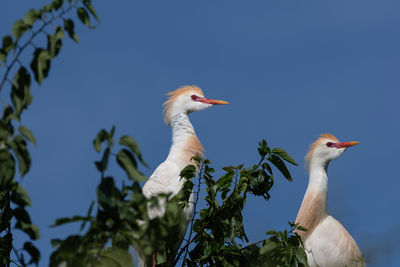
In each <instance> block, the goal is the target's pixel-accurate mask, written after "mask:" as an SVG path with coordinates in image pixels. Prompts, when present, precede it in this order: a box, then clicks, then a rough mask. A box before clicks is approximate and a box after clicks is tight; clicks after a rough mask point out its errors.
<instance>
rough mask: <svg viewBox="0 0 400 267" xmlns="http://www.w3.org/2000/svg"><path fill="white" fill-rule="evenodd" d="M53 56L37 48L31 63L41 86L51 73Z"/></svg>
mask: <svg viewBox="0 0 400 267" xmlns="http://www.w3.org/2000/svg"><path fill="white" fill-rule="evenodd" d="M50 59H51V55H50V54H49V51H47V50H44V49H43V48H36V49H35V52H34V54H33V59H32V62H31V65H30V66H31V69H32V71H33V74H34V76H35V80H36V81H37V82H38V83H39V84H41V83H42V81H43V79H44V78H46V77H47V75H48V74H49V71H50V65H51V64H50V63H51V62H50Z"/></svg>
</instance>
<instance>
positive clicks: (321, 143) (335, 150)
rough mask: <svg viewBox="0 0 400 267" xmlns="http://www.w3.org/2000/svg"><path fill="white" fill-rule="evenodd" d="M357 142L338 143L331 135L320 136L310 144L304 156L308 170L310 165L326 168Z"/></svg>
mask: <svg viewBox="0 0 400 267" xmlns="http://www.w3.org/2000/svg"><path fill="white" fill-rule="evenodd" d="M358 143H359V142H355V141H353V142H339V140H338V139H337V138H336V137H335V136H334V135H331V134H321V135H320V136H319V137H318V139H317V140H316V141H315V142H314V143H312V144H311V146H310V149H309V151H308V153H307V155H306V158H305V160H306V165H307V167H308V169H310V166H311V165H312V164H318V165H321V166H323V167H328V165H329V162H330V161H331V160H334V159H336V158H338V157H339V156H340V155H342V154H343V152H344V151H346V149H347V148H348V147H351V146H355V145H357V144H358Z"/></svg>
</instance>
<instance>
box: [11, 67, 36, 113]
mask: <svg viewBox="0 0 400 267" xmlns="http://www.w3.org/2000/svg"><path fill="white" fill-rule="evenodd" d="M30 85H31V75H30V74H29V72H28V70H27V69H26V68H25V67H20V68H19V70H18V71H17V73H16V74H15V75H14V80H13V84H12V88H11V101H12V103H13V105H14V107H15V115H16V116H17V118H19V116H20V114H21V112H22V111H23V110H24V109H26V108H27V107H28V106H29V105H30V104H31V103H32V100H33V98H32V95H31V92H30Z"/></svg>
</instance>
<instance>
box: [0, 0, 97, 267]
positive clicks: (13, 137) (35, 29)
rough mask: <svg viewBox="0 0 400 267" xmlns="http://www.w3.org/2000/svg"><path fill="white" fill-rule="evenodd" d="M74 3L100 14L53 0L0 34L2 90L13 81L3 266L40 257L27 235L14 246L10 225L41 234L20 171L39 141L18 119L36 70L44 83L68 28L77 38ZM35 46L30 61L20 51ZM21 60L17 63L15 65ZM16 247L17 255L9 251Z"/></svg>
mask: <svg viewBox="0 0 400 267" xmlns="http://www.w3.org/2000/svg"><path fill="white" fill-rule="evenodd" d="M74 9H76V10H77V9H84V10H87V11H86V13H87V12H89V13H90V14H91V15H92V16H94V18H95V19H96V20H98V17H97V15H96V13H95V11H94V9H93V6H92V5H91V1H90V0H84V1H83V0H68V1H64V0H53V1H52V2H50V4H48V5H46V6H44V7H43V8H41V9H30V10H28V11H27V12H26V14H25V16H24V18H23V19H21V20H17V21H16V22H15V23H14V24H13V26H12V29H11V34H12V36H11V35H6V36H4V37H3V38H2V42H1V47H0V67H1V68H4V71H3V72H2V73H3V74H4V75H3V76H2V77H1V78H0V91H1V90H5V89H6V88H5V87H6V86H5V85H6V84H7V83H9V84H10V101H9V103H7V101H6V100H5V99H1V101H2V103H3V107H4V108H3V111H2V115H1V118H0V266H9V264H10V262H14V263H15V264H18V266H27V265H30V264H36V265H37V264H38V262H39V259H40V252H39V250H38V249H37V248H36V247H35V246H34V245H33V243H31V242H29V241H28V242H25V243H24V245H23V248H21V249H16V248H13V235H12V229H19V230H21V231H23V232H24V233H26V234H27V235H28V237H29V238H30V240H36V239H37V238H39V229H38V228H37V227H36V226H35V225H34V224H33V223H32V221H31V218H30V216H29V213H28V212H27V210H26V209H25V208H26V207H27V206H30V205H31V200H30V198H29V195H28V193H27V191H26V190H25V189H24V188H23V187H22V186H21V185H20V184H19V182H18V180H17V177H16V176H17V174H19V176H20V178H22V177H23V176H25V175H26V174H27V173H28V172H29V169H30V166H31V158H30V155H29V151H28V143H32V144H34V145H36V139H35V137H34V135H33V134H32V132H31V131H30V130H29V128H28V127H26V126H24V125H21V124H20V123H21V116H22V113H23V111H25V110H26V109H28V107H29V105H30V104H31V103H32V100H33V98H32V94H31V91H30V88H31V81H32V76H33V77H34V79H35V81H36V82H37V83H39V84H41V83H42V82H43V80H44V79H45V78H46V77H47V76H48V75H49V71H50V67H51V62H52V60H53V59H55V57H56V56H57V55H58V54H59V52H60V50H61V48H62V39H63V38H64V37H65V35H64V29H65V30H66V31H67V33H68V35H69V36H70V37H71V38H72V39H74V40H75V41H76V40H78V37H77V36H76V35H75V33H74V24H73V21H72V20H71V19H68V18H64V16H65V15H67V14H68V12H69V11H71V10H74ZM88 19H89V18H86V20H88ZM64 21H66V22H65V23H64ZM59 24H61V25H59ZM53 26H54V27H53ZM52 27H53V31H52ZM91 27H92V26H91ZM40 34H46V35H47V46H45V47H39V46H37V45H36V44H35V40H36V37H37V36H38V35H40ZM23 36H24V37H25V38H22V37H23ZM31 47H35V49H34V51H33V54H32V58H31V61H30V64H29V67H28V66H27V64H24V63H23V62H22V61H21V57H22V54H23V52H26V51H27V50H28V49H27V48H31ZM11 52H12V53H11ZM17 64H18V65H19V67H18V68H13V67H14V66H15V65H17ZM12 76H14V78H13V79H11V77H12ZM15 128H18V132H16V131H15ZM17 166H18V172H17V171H16V168H17ZM12 250H14V253H13V255H14V256H15V257H16V258H15V259H13V258H12V257H11V255H10V254H11V252H12Z"/></svg>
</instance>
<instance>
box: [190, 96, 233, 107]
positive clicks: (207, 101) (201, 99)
mask: <svg viewBox="0 0 400 267" xmlns="http://www.w3.org/2000/svg"><path fill="white" fill-rule="evenodd" d="M196 101H199V102H202V103H205V104H211V105H228V104H229V102H226V101H222V100H214V99H208V98H205V97H198V98H197V100H196Z"/></svg>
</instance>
